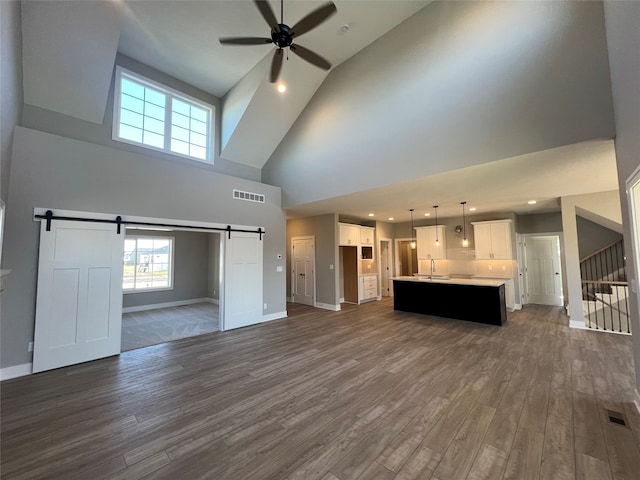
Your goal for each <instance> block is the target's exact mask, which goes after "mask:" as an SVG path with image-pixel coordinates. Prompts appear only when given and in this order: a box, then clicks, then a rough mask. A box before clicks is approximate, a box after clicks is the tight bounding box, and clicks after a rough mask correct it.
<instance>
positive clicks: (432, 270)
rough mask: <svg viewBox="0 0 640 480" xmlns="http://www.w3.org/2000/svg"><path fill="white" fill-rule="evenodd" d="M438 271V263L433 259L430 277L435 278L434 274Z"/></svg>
mask: <svg viewBox="0 0 640 480" xmlns="http://www.w3.org/2000/svg"><path fill="white" fill-rule="evenodd" d="M435 271H436V261H435V260H434V259H433V258H432V259H431V273H430V274H429V277H431V278H433V272H435Z"/></svg>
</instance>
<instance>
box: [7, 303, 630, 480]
mask: <svg viewBox="0 0 640 480" xmlns="http://www.w3.org/2000/svg"><path fill="white" fill-rule="evenodd" d="M567 323H568V322H567V318H566V317H565V316H564V315H563V314H562V313H561V311H560V310H559V309H557V308H552V307H538V306H529V307H527V308H526V309H524V310H522V311H520V312H515V313H509V316H508V322H507V323H506V324H505V325H504V326H502V327H496V326H490V325H482V324H476V323H470V322H463V321H456V320H447V319H442V318H436V317H428V316H422V315H417V314H409V313H402V312H395V311H394V310H393V303H392V300H389V299H386V300H383V301H381V302H372V303H368V304H364V305H361V306H349V305H345V308H344V309H343V310H342V311H340V312H329V311H324V310H318V309H313V308H310V307H305V306H301V305H289V318H288V319H283V320H278V321H274V322H270V323H266V324H263V325H258V326H254V327H248V328H244V329H240V330H236V331H231V332H216V333H211V334H207V335H203V336H200V337H196V338H189V339H184V340H178V341H176V342H172V343H168V344H163V345H157V346H153V347H148V348H144V349H140V350H133V351H130V352H126V353H123V354H121V355H120V356H119V357H112V358H108V359H103V360H98V361H95V362H91V363H87V364H83V365H77V366H72V367H67V368H63V369H59V370H56V371H51V372H45V373H40V374H37V375H32V376H29V377H23V378H18V379H14V380H8V381H5V382H3V383H2V385H1V400H2V405H1V422H2V423H1V445H0V446H1V448H2V450H1V456H2V458H1V464H0V466H1V470H0V471H1V474H0V475H1V477H2V478H3V479H16V480H17V479H40V478H42V479H91V480H94V479H95V480H97V479H125V478H162V479H200V478H202V479H224V480H226V479H239V480H249V479H283V480H285V479H286V480H303V479H304V480H313V479H319V480H347V479H360V480H374V479H376V480H392V479H394V480H409V479H421V480H422V479H438V480H447V479H455V480H460V479H473V480H479V479H491V480H494V479H541V480H546V479H597V480H603V479H611V480H622V479H631V478H633V479H637V478H638V472H640V450H639V445H640V415H639V414H638V413H637V411H636V410H635V408H634V406H633V404H632V399H633V388H634V382H633V376H634V373H633V357H632V353H631V338H630V337H626V336H621V335H611V334H599V333H596V332H590V331H583V330H570V329H569V328H568V327H567V326H566V324H567ZM606 409H608V410H612V411H615V412H620V413H622V414H624V416H625V417H626V420H627V421H628V423H629V427H624V426H620V425H617V424H614V423H611V422H610V421H609V419H608V416H607V411H606Z"/></svg>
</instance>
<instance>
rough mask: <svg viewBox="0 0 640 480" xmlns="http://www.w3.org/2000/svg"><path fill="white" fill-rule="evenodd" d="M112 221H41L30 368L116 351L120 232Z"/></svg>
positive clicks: (35, 369)
mask: <svg viewBox="0 0 640 480" xmlns="http://www.w3.org/2000/svg"><path fill="white" fill-rule="evenodd" d="M116 229H117V227H116V225H115V224H105V223H91V222H76V221H62V220H54V221H53V222H51V228H50V230H49V231H47V222H46V221H42V222H41V228H40V256H39V260H38V293H37V297H36V324H35V337H34V350H33V372H34V373H36V372H42V371H44V370H51V369H54V368H59V367H64V366H67V365H73V364H76V363H81V362H87V361H89V360H96V359H98V358H103V357H108V356H111V355H118V354H119V353H120V337H121V333H122V260H123V255H124V234H118V233H117V231H116Z"/></svg>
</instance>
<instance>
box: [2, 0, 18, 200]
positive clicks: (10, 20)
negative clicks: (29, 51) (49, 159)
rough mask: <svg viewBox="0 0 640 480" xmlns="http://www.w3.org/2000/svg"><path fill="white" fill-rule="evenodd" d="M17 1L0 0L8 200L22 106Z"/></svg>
mask: <svg viewBox="0 0 640 480" xmlns="http://www.w3.org/2000/svg"><path fill="white" fill-rule="evenodd" d="M20 10H21V8H20V2H18V1H14V0H3V1H1V2H0V90H1V91H2V95H0V198H2V200H4V202H5V203H7V199H8V195H9V193H8V191H9V173H10V170H11V146H12V143H13V142H12V138H13V129H14V127H15V126H16V125H20V122H21V118H22V108H23V93H22V35H21V24H22V21H21V18H20V17H21V16H20Z"/></svg>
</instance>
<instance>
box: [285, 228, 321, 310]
mask: <svg viewBox="0 0 640 480" xmlns="http://www.w3.org/2000/svg"><path fill="white" fill-rule="evenodd" d="M291 258H292V259H293V271H292V272H291V273H292V275H293V278H292V282H291V288H292V289H293V292H292V297H293V302H294V303H303V304H305V305H311V306H314V305H315V283H316V282H315V258H316V250H315V239H314V238H313V237H301V238H292V239H291Z"/></svg>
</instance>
